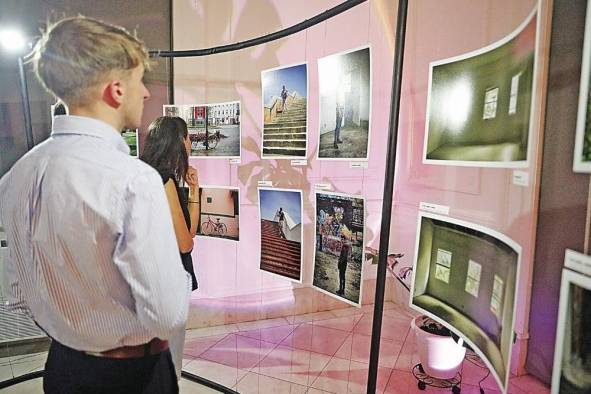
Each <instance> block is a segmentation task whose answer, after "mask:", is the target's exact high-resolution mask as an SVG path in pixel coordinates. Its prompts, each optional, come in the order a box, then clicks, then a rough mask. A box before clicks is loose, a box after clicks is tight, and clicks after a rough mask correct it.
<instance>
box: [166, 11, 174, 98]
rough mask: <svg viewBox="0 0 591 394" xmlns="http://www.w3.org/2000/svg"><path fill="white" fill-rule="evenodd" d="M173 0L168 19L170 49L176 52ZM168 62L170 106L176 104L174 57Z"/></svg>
mask: <svg viewBox="0 0 591 394" xmlns="http://www.w3.org/2000/svg"><path fill="white" fill-rule="evenodd" d="M173 3H174V1H173V0H170V1H169V5H168V12H170V15H169V18H168V33H169V36H170V41H169V43H168V47H169V48H170V51H171V52H172V51H174V29H173ZM166 60H167V62H168V104H174V57H169V58H168V59H166Z"/></svg>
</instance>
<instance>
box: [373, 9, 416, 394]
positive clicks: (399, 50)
mask: <svg viewBox="0 0 591 394" xmlns="http://www.w3.org/2000/svg"><path fill="white" fill-rule="evenodd" d="M407 11H408V0H399V3H398V21H397V25H396V47H395V53H394V72H393V75H392V102H391V104H390V127H389V132H388V154H387V158H386V174H385V179H384V199H383V203H382V225H381V229H380V251H379V257H378V275H377V279H376V295H375V304H374V310H373V327H372V331H371V350H370V354H369V372H368V376H367V394H374V393H375V392H376V381H377V378H378V361H379V356H380V335H381V332H382V313H383V311H384V291H385V288H386V267H387V265H388V262H387V259H388V245H389V241H390V220H391V216H392V193H393V190H394V170H395V164H396V142H397V139H398V121H399V115H400V94H401V90H402V64H403V61H404V42H405V35H406V15H407Z"/></svg>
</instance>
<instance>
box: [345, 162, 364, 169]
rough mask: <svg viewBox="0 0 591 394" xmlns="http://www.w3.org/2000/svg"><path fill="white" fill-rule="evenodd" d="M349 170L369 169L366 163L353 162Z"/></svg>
mask: <svg viewBox="0 0 591 394" xmlns="http://www.w3.org/2000/svg"><path fill="white" fill-rule="evenodd" d="M349 168H368V163H367V162H366V161H352V162H350V163H349Z"/></svg>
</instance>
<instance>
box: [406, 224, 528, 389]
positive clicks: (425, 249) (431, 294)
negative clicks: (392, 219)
mask: <svg viewBox="0 0 591 394" xmlns="http://www.w3.org/2000/svg"><path fill="white" fill-rule="evenodd" d="M520 253H521V248H520V247H519V245H517V244H516V243H515V242H514V241H512V240H511V239H509V238H507V237H506V236H504V235H502V234H500V233H496V232H494V231H492V230H490V229H487V228H485V227H481V226H479V225H475V224H472V223H468V222H464V221H460V220H456V219H451V218H449V217H445V216H438V215H431V214H427V213H421V214H420V215H419V223H418V233H417V246H416V253H415V264H414V268H413V272H414V278H413V283H412V288H411V297H412V298H411V307H413V308H415V309H417V310H419V311H421V312H423V313H426V314H427V315H428V316H430V317H432V318H434V319H435V320H437V321H439V322H440V323H442V324H443V325H445V326H446V327H448V328H449V329H450V330H452V331H454V332H455V333H457V334H458V335H460V336H461V337H462V338H464V340H465V341H466V342H467V343H469V344H470V346H471V347H472V349H474V351H476V352H477V353H478V354H479V355H480V356H481V357H482V359H483V360H484V362H485V363H487V365H488V366H489V368H490V370H491V372H492V374H493V376H495V378H496V379H497V382H498V383H499V385H500V387H502V388H503V387H507V382H508V378H509V362H510V359H511V354H510V353H511V344H512V341H513V312H514V304H515V292H516V283H517V273H518V272H519V267H518V266H519V259H520Z"/></svg>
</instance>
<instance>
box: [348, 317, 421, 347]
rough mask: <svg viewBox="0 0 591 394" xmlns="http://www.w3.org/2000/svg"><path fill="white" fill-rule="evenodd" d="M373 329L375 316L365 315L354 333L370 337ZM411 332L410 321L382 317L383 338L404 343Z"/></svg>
mask: <svg viewBox="0 0 591 394" xmlns="http://www.w3.org/2000/svg"><path fill="white" fill-rule="evenodd" d="M372 327H373V314H365V315H363V317H362V318H361V320H360V321H359V323H357V325H356V326H355V329H354V330H353V332H355V333H357V334H363V335H370V336H371V331H372ZM409 330H410V319H398V318H393V317H390V316H383V317H382V330H381V335H380V336H381V337H382V338H386V339H393V340H396V341H403V340H404V338H405V337H406V334H407V333H408V331H409Z"/></svg>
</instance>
